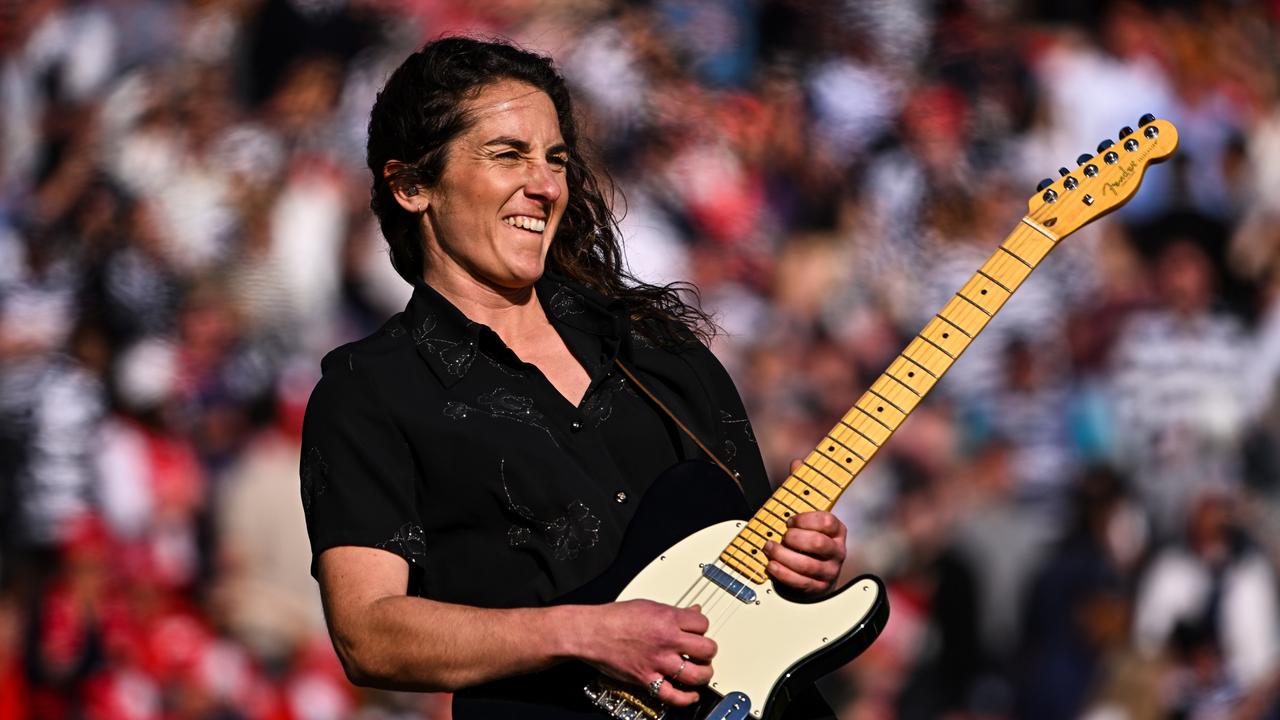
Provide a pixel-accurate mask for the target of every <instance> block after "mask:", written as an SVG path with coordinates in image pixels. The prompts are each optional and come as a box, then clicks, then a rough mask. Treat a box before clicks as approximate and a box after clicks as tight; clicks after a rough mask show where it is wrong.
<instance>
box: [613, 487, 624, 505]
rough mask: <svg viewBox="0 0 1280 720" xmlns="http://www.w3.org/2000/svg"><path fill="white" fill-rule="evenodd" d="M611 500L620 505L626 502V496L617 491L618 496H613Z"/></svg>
mask: <svg viewBox="0 0 1280 720" xmlns="http://www.w3.org/2000/svg"><path fill="white" fill-rule="evenodd" d="M613 499H614V500H616V501H617V502H618V504H619V505H622V504H624V503H626V502H627V494H626V493H624V492H622V491H621V490H619V491H618V494H617V495H614V496H613Z"/></svg>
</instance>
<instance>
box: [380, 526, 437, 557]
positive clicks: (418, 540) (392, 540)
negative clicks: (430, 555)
mask: <svg viewBox="0 0 1280 720" xmlns="http://www.w3.org/2000/svg"><path fill="white" fill-rule="evenodd" d="M375 547H378V548H381V549H383V550H387V551H389V552H393V553H395V554H397V555H399V556H400V557H402V558H404V559H405V560H408V561H409V562H411V563H413V564H414V565H422V563H423V561H425V560H426V558H427V538H426V531H425V530H423V529H422V525H420V524H419V523H405V524H404V525H401V526H400V529H399V530H397V531H396V534H395V535H392V536H391V537H389V538H387V539H386V540H383V541H382V542H380V543H378V544H377V545H375Z"/></svg>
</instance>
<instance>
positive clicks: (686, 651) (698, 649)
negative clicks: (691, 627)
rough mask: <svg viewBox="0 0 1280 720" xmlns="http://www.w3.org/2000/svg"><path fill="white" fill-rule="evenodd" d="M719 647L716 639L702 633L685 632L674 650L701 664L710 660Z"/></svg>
mask: <svg viewBox="0 0 1280 720" xmlns="http://www.w3.org/2000/svg"><path fill="white" fill-rule="evenodd" d="M718 649H719V647H718V646H717V645H716V641H715V640H712V639H711V638H709V637H706V636H703V635H693V634H690V633H686V634H685V635H683V636H682V637H681V638H680V641H679V642H678V643H677V647H676V651H677V652H679V653H680V654H681V655H684V656H685V657H687V658H689V660H690V661H691V662H696V663H701V664H703V665H705V664H707V663H709V662H711V659H712V658H714V657H715V656H716V651H717V650H718Z"/></svg>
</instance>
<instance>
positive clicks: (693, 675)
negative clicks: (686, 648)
mask: <svg viewBox="0 0 1280 720" xmlns="http://www.w3.org/2000/svg"><path fill="white" fill-rule="evenodd" d="M714 674H715V673H714V671H713V670H712V669H711V666H710V665H705V664H703V663H697V662H694V661H693V660H692V659H690V660H689V661H688V662H687V663H685V666H684V670H681V671H680V677H679V679H676V676H675V675H674V674H673V675H672V676H671V678H672V680H674V681H675V682H677V683H678V684H680V685H682V686H684V687H700V686H702V685H706V684H707V683H709V682H711V677H712V675H714Z"/></svg>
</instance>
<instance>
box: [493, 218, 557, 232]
mask: <svg viewBox="0 0 1280 720" xmlns="http://www.w3.org/2000/svg"><path fill="white" fill-rule="evenodd" d="M502 222H504V223H506V224H508V225H510V226H511V227H515V228H520V229H521V230H528V231H529V232H535V233H541V232H542V231H544V230H546V229H547V221H546V220H543V219H541V218H536V217H529V216H528V215H512V216H511V217H504V218H502Z"/></svg>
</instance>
